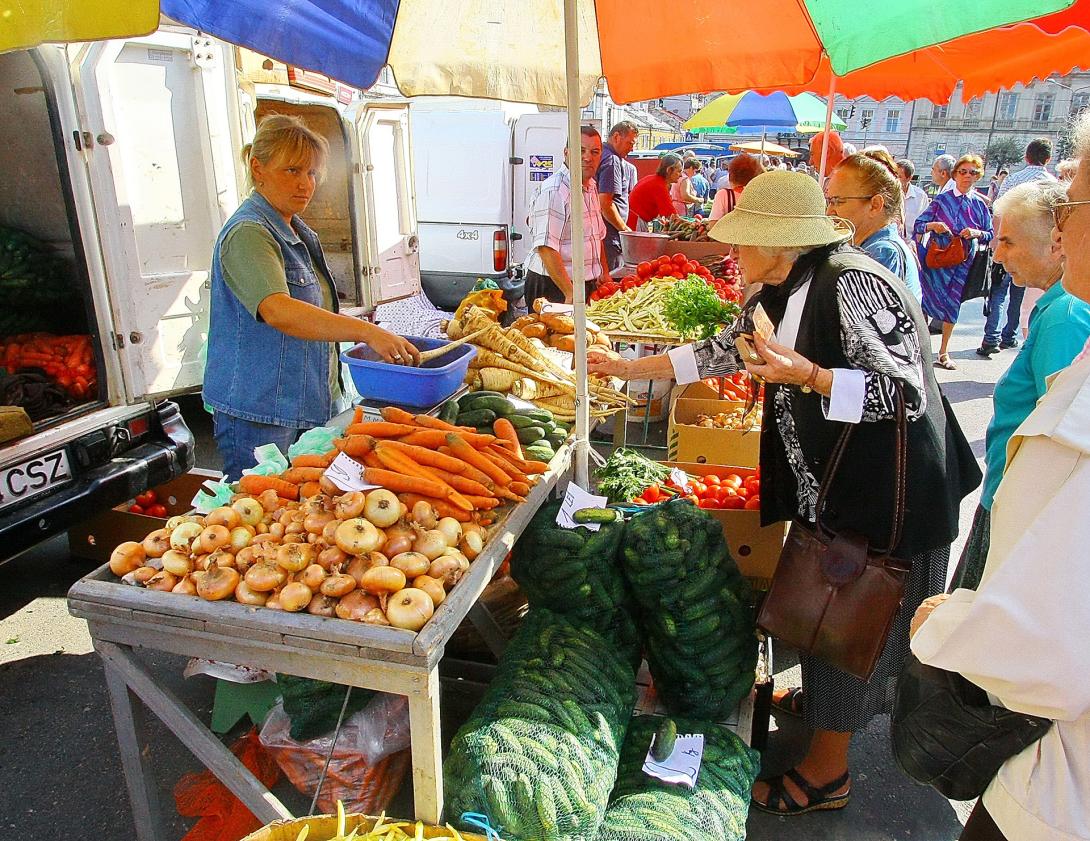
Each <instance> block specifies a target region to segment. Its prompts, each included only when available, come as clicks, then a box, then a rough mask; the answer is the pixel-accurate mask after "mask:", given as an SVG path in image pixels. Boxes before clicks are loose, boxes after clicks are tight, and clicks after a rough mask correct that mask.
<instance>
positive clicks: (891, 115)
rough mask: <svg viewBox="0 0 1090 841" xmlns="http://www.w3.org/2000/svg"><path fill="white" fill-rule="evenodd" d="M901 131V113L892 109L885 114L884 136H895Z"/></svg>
mask: <svg viewBox="0 0 1090 841" xmlns="http://www.w3.org/2000/svg"><path fill="white" fill-rule="evenodd" d="M900 130H901V112H900V110H899V109H892V110H890V111H887V112H886V134H896V133H897V132H899V131H900Z"/></svg>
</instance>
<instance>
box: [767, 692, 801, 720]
mask: <svg viewBox="0 0 1090 841" xmlns="http://www.w3.org/2000/svg"><path fill="white" fill-rule="evenodd" d="M804 697H805V695H804V693H803V691H802V687H801V686H793V687H792V688H790V689H788V690H787V692H786V693H785V694H784V696H783V697H782V698H780V700H778V701H776V700H773V701H772V706H773V708H774V709H776V710H777V711H779V712H781V713H785V714H786V715H793V716H794V717H795V718H801V717H802V701H803V698H804Z"/></svg>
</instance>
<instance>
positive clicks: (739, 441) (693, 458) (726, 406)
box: [666, 391, 761, 467]
mask: <svg viewBox="0 0 1090 841" xmlns="http://www.w3.org/2000/svg"><path fill="white" fill-rule="evenodd" d="M684 393H686V394H687V393H688V392H687V391H686V392H684ZM745 405H746V404H745V403H741V402H735V401H732V400H694V399H691V398H689V397H680V398H678V400H677V402H675V403H674V407H673V409H672V410H671V411H670V426H669V430H668V432H667V438H666V440H667V452H668V454H669V457H670V459H671V460H673V461H688V462H695V463H698V464H738V465H742V466H744V467H756V466H757V465H758V464H759V463H760V458H761V430H760V429H759V428H758V429H753V430H750V431H746V432H743V431H741V430H737V429H716V428H710V427H704V426H696V418H697V416H698V415H716V414H719V413H720V412H729V411H731V410H733V409H744V408H745Z"/></svg>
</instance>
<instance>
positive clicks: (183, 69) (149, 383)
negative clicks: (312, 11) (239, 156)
mask: <svg viewBox="0 0 1090 841" xmlns="http://www.w3.org/2000/svg"><path fill="white" fill-rule="evenodd" d="M73 55H74V58H73V66H72V68H71V70H72V76H73V79H74V86H75V89H76V96H77V100H78V102H79V107H80V120H81V123H82V125H83V129H84V132H83V137H82V141H83V143H82V145H83V152H84V159H85V160H86V161H87V165H88V168H89V170H90V175H91V183H92V189H93V192H94V201H95V212H96V216H97V222H98V226H99V231H100V237H101V239H102V246H103V253H104V260H105V263H106V274H107V285H108V289H109V293H110V307H111V310H112V316H113V324H114V337H113V341H114V347H115V348H116V351H117V353H118V354H119V356H120V360H121V368H122V374H123V377H124V380H125V391H126V396H127V398H128V400H130V401H133V400H141V399H145V398H155V397H161V396H167V395H170V394H174V393H178V392H182V391H186V390H191V389H193V388H196V387H198V386H199V385H200V384H201V382H202V380H203V378H204V362H203V360H202V359H201V358H200V352H201V348H202V347H203V345H204V340H205V337H206V336H207V332H208V305H209V296H210V288H211V285H210V274H209V268H210V265H211V257H212V249H213V246H214V244H215V241H216V237H217V235H218V233H219V231H220V228H221V227H222V226H223V223H224V222H225V221H226V220H227V217H228V216H230V214H231V213H232V212H234V210H235V208H236V207H237V206H238V203H239V200H240V196H239V180H238V177H237V172H236V168H235V154H234V151H233V150H235V149H237V148H240V146H241V142H240V129H239V113H238V99H237V91H236V88H235V80H234V62H233V58H232V53H231V48H230V47H229V46H228V45H227V44H224V43H223V42H221V41H217V40H215V39H212V38H208V37H204V36H200V35H197V34H196V33H194V32H191V31H186V30H180V29H162V30H160V31H158V32H156V33H154V34H152V35H150V36H148V37H146V38H132V39H125V40H114V41H99V42H93V43H91V44H88V45H86V46H84V47H82V48H80V49H78V50H76V51H74V53H73Z"/></svg>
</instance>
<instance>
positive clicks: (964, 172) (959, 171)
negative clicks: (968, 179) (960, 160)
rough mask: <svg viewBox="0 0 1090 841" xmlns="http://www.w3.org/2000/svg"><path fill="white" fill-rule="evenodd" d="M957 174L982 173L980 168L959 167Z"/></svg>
mask: <svg viewBox="0 0 1090 841" xmlns="http://www.w3.org/2000/svg"><path fill="white" fill-rule="evenodd" d="M957 174H958V175H980V170H979V169H959V170H958V171H957Z"/></svg>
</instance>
